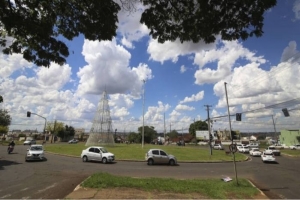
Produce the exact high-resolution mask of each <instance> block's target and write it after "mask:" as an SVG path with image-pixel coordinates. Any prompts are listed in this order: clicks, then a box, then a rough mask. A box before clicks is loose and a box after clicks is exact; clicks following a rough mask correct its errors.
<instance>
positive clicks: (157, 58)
mask: <svg viewBox="0 0 300 200" xmlns="http://www.w3.org/2000/svg"><path fill="white" fill-rule="evenodd" d="M137 8H138V9H137V10H136V12H133V13H128V12H123V11H122V12H120V13H119V15H118V18H119V23H118V30H117V36H116V37H115V38H114V39H113V40H112V41H89V40H86V39H84V37H83V36H80V37H78V38H75V39H74V40H73V41H68V40H67V39H63V41H64V42H65V43H66V44H67V45H68V47H69V51H70V56H69V57H68V58H67V62H66V64H64V65H63V66H59V65H57V64H55V63H51V65H50V67H49V68H45V67H37V66H34V65H33V64H32V63H28V62H27V61H26V60H24V59H23V58H22V55H20V54H13V55H9V56H8V55H3V54H2V53H0V94H1V95H2V96H3V99H4V102H3V103H1V104H0V108H1V109H7V110H8V111H9V114H10V115H11V117H12V122H11V125H10V127H9V130H10V131H13V130H38V131H43V129H44V123H45V120H44V118H45V119H46V120H47V122H54V121H55V120H57V121H59V122H63V123H64V124H65V125H69V126H73V127H74V128H83V129H85V131H86V132H89V131H90V129H91V126H92V122H93V119H94V117H95V114H96V110H97V106H98V102H99V100H100V98H101V96H102V94H103V92H104V91H106V92H107V94H108V97H109V107H110V114H111V119H112V127H113V129H114V130H115V129H117V132H127V133H128V132H137V131H138V127H141V126H143V125H144V126H153V127H154V128H155V130H156V131H157V132H158V133H163V132H164V131H166V132H169V131H170V130H177V131H178V132H179V133H188V129H189V127H190V124H191V123H194V121H198V120H202V121H204V120H206V119H207V118H208V113H209V116H210V118H211V120H212V129H213V130H225V129H227V130H229V128H230V124H231V129H232V130H240V131H243V132H259V131H268V132H272V131H275V130H276V131H280V130H282V129H297V130H298V129H299V126H300V124H299V123H300V122H299V120H298V117H299V115H300V109H298V108H299V107H300V105H299V104H300V94H299V89H300V79H299V77H300V65H299V61H300V59H299V58H300V53H299V48H298V47H297V44H299V43H300V0H278V2H277V5H276V6H275V7H274V8H272V9H270V10H268V11H267V12H266V13H265V15H264V17H265V20H264V28H263V31H264V34H263V36H262V37H259V38H256V37H253V38H249V39H248V40H246V41H241V40H236V41H223V40H221V39H220V37H218V39H217V40H216V42H215V43H211V44H205V43H204V42H201V41H200V42H199V43H192V42H184V43H181V42H180V41H174V42H170V41H167V42H165V43H163V44H161V43H158V42H157V40H155V39H153V38H151V37H150V36H149V30H148V28H147V27H146V26H145V25H143V24H140V23H139V20H140V17H141V13H142V11H143V9H144V7H143V6H142V5H137ZM226 93H227V95H226ZM226 97H227V98H226ZM227 99H228V104H227ZM228 105H229V107H228ZM207 108H209V110H207ZM282 108H287V109H288V110H290V111H289V112H290V117H284V115H283V113H282V111H281V109H282ZM228 110H229V113H230V115H232V116H231V117H230V119H229V117H228ZM27 111H30V112H32V113H35V114H37V115H40V116H42V117H44V118H42V117H39V116H37V115H32V116H31V117H30V118H28V117H27V116H26V113H27ZM208 111H209V112H208ZM236 113H242V121H241V122H237V121H236V119H235V116H234V115H235V114H236ZM229 120H230V121H231V123H229Z"/></svg>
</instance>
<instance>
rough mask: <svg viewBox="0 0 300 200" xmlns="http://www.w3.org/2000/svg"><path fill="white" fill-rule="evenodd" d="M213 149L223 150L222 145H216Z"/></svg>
mask: <svg viewBox="0 0 300 200" xmlns="http://www.w3.org/2000/svg"><path fill="white" fill-rule="evenodd" d="M213 149H218V150H223V149H224V148H223V146H222V145H221V144H214V146H213Z"/></svg>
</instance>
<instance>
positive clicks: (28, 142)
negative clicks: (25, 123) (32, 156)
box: [23, 140, 36, 145]
mask: <svg viewBox="0 0 300 200" xmlns="http://www.w3.org/2000/svg"><path fill="white" fill-rule="evenodd" d="M32 144H36V141H35V140H26V141H25V142H24V143H23V145H32Z"/></svg>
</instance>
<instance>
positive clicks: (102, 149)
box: [100, 148, 108, 153]
mask: <svg viewBox="0 0 300 200" xmlns="http://www.w3.org/2000/svg"><path fill="white" fill-rule="evenodd" d="M100 150H101V151H102V153H108V151H107V150H106V149H105V148H100Z"/></svg>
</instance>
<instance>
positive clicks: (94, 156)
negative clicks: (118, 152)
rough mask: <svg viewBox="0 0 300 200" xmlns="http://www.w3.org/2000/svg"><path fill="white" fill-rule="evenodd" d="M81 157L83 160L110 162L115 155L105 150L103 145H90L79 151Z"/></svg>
mask: <svg viewBox="0 0 300 200" xmlns="http://www.w3.org/2000/svg"><path fill="white" fill-rule="evenodd" d="M80 157H81V159H82V161H83V162H88V161H101V162H102V163H103V164H106V163H111V162H113V161H114V160H115V155H114V154H113V153H110V152H108V151H107V149H106V148H104V147H99V146H92V147H88V148H86V149H84V150H82V152H81V156H80Z"/></svg>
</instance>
